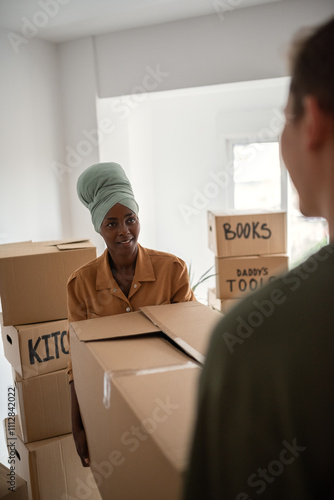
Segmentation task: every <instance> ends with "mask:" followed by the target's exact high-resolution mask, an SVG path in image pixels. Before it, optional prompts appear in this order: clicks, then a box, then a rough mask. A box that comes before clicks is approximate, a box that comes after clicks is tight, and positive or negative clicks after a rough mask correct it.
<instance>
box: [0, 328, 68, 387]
mask: <svg viewBox="0 0 334 500" xmlns="http://www.w3.org/2000/svg"><path fill="white" fill-rule="evenodd" d="M67 330H68V321H67V320H60V321H50V322H48V323H35V324H33V325H19V326H3V325H2V327H1V335H2V342H3V347H4V354H5V356H6V358H7V359H8V361H9V362H10V364H11V365H12V367H13V368H14V370H15V371H16V372H17V373H18V374H19V375H20V376H21V378H23V379H26V378H30V377H36V376H37V375H42V374H43V373H49V372H52V371H56V370H61V369H62V368H66V367H67V362H68V358H69V346H68V338H67Z"/></svg>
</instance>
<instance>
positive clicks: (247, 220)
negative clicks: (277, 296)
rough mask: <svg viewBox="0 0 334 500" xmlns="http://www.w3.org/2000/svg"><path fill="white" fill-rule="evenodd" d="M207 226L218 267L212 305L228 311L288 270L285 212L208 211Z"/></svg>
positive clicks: (210, 246)
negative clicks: (241, 299)
mask: <svg viewBox="0 0 334 500" xmlns="http://www.w3.org/2000/svg"><path fill="white" fill-rule="evenodd" d="M208 229H209V248H210V249H211V250H212V251H213V252H214V254H215V268H216V289H215V290H212V289H211V290H209V294H208V303H209V305H211V306H212V307H214V308H216V309H218V310H220V311H222V312H226V311H227V310H228V309H229V308H230V307H231V306H233V305H234V304H235V303H237V302H238V300H239V299H240V298H242V297H244V296H246V295H247V294H248V293H250V292H252V291H255V290H257V289H258V288H259V287H261V286H262V285H263V284H264V283H266V282H267V281H268V280H271V279H273V278H275V277H276V276H277V275H278V274H280V273H282V272H283V271H285V270H287V268H288V256H287V253H286V252H287V226H286V212H257V213H254V212H249V213H240V212H237V211H235V212H229V213H224V212H208Z"/></svg>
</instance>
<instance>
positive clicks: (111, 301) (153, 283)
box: [67, 244, 196, 381]
mask: <svg viewBox="0 0 334 500" xmlns="http://www.w3.org/2000/svg"><path fill="white" fill-rule="evenodd" d="M190 300H196V299H195V296H194V293H193V291H192V289H191V287H190V284H189V275H188V270H187V266H186V264H185V263H184V262H183V260H181V259H179V258H178V257H176V256H175V255H172V254H169V253H166V252H159V251H157V250H149V249H147V248H143V247H142V246H141V245H139V244H138V254H137V261H136V268H135V275H134V278H133V281H132V284H131V289H130V292H129V295H128V297H126V296H125V295H124V293H123V292H122V290H121V289H120V287H119V285H118V283H117V281H116V280H115V279H114V277H113V274H112V272H111V269H110V266H109V257H108V250H105V252H104V253H103V254H102V255H101V256H100V257H98V258H97V259H94V260H93V261H91V262H89V263H87V264H85V265H84V266H82V267H80V268H79V269H77V270H76V271H75V272H74V273H73V274H72V275H71V276H70V278H69V280H68V283H67V307H68V319H69V321H80V320H84V319H92V318H98V317H100V316H111V315H113V314H122V313H126V312H130V311H138V310H139V309H140V307H143V306H149V305H158V304H171V303H174V302H187V301H190ZM68 374H69V379H70V381H71V380H73V377H72V368H71V362H69V366H68Z"/></svg>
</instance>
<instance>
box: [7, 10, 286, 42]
mask: <svg viewBox="0 0 334 500" xmlns="http://www.w3.org/2000/svg"><path fill="white" fill-rule="evenodd" d="M277 1H282V0H0V26H1V27H3V28H5V29H8V30H10V31H15V32H17V33H24V32H29V28H27V26H28V25H29V22H30V23H32V24H33V26H35V27H36V26H37V28H38V29H37V30H36V29H35V33H36V35H35V36H36V37H38V38H42V39H45V40H49V41H51V42H56V43H58V42H63V41H67V40H73V39H75V38H80V37H83V36H88V35H97V34H102V33H108V32H111V31H119V30H123V29H129V28H135V27H139V26H147V25H151V24H159V23H164V22H169V21H175V20H179V19H186V18H191V17H197V16H203V15H209V14H214V13H217V12H219V13H220V16H221V18H222V17H223V16H224V15H230V14H231V12H232V11H233V10H235V9H236V8H242V7H249V6H253V5H259V4H267V3H273V2H277ZM43 7H44V8H43ZM22 30H23V31H22ZM24 30H26V31H24Z"/></svg>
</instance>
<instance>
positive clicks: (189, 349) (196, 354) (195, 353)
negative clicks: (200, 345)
mask: <svg viewBox="0 0 334 500" xmlns="http://www.w3.org/2000/svg"><path fill="white" fill-rule="evenodd" d="M174 342H176V343H177V345H179V346H180V347H182V349H184V350H185V352H187V353H188V354H190V356H192V357H193V358H194V359H196V360H197V361H198V362H199V363H201V364H202V365H203V364H204V361H205V356H203V354H201V353H200V352H198V351H196V349H194V348H193V347H191V345H189V344H187V342H185V341H184V340H183V339H181V338H180V337H174Z"/></svg>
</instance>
